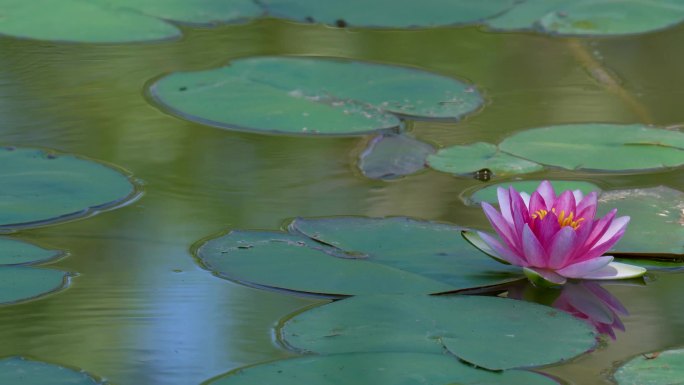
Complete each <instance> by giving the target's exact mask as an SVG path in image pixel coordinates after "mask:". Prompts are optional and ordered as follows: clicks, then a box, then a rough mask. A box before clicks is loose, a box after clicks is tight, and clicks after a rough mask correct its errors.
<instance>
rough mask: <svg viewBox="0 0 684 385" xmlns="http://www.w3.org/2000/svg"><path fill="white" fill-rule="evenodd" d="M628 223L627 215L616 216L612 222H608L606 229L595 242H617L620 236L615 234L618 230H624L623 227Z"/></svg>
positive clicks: (598, 243)
mask: <svg viewBox="0 0 684 385" xmlns="http://www.w3.org/2000/svg"><path fill="white" fill-rule="evenodd" d="M628 223H629V217H620V218H616V219H615V220H614V221H613V223H611V224H610V226H609V227H608V230H606V232H605V233H604V234H603V236H602V237H601V239H599V240H598V241H597V242H596V244H597V245H600V244H603V243H605V242H612V243H613V244H614V243H615V242H617V241H618V240H619V239H620V237H619V236H617V233H619V232H620V231H622V232H624V230H625V228H626V227H627V224H628Z"/></svg>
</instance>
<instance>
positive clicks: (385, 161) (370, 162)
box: [358, 134, 435, 179]
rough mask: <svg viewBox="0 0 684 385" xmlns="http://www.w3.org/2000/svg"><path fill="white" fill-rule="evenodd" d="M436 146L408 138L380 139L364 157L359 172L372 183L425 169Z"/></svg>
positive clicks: (383, 136) (361, 157)
mask: <svg viewBox="0 0 684 385" xmlns="http://www.w3.org/2000/svg"><path fill="white" fill-rule="evenodd" d="M434 152H435V148H434V147H432V145H430V144H428V143H425V142H421V141H420V140H417V139H414V138H412V137H410V136H407V135H405V134H399V135H395V134H390V135H378V136H376V137H375V138H373V139H372V140H371V142H370V143H369V144H368V147H367V148H366V149H365V151H364V152H363V153H362V154H361V156H360V159H359V164H358V166H359V169H360V170H361V172H362V173H363V175H365V176H366V177H368V178H371V179H395V178H399V177H402V176H405V175H410V174H413V173H415V172H418V171H420V170H422V169H423V168H425V159H426V158H427V156H428V155H430V154H432V153H434Z"/></svg>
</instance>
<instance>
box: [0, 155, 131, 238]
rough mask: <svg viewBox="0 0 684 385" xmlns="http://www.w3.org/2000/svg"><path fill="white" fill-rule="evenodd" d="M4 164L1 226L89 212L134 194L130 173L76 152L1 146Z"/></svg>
mask: <svg viewBox="0 0 684 385" xmlns="http://www.w3.org/2000/svg"><path fill="white" fill-rule="evenodd" d="M0 164H2V167H1V168H0V180H2V184H3V185H2V189H1V190H0V228H3V227H4V228H14V227H29V226H38V225H41V224H45V223H47V222H54V221H59V220H64V219H71V218H73V217H78V216H85V215H88V214H90V213H92V211H93V210H94V209H98V208H102V207H104V206H109V205H113V204H116V203H120V202H123V201H124V200H125V199H127V198H130V197H131V196H132V195H133V193H134V192H135V188H134V187H133V185H132V184H131V183H130V181H129V179H128V177H127V176H126V175H123V174H121V173H120V172H118V171H116V170H114V169H112V168H110V167H107V166H104V165H102V164H100V163H96V162H93V161H90V160H86V159H83V158H78V157H75V156H73V155H66V154H48V153H46V152H44V151H42V150H37V149H32V148H0Z"/></svg>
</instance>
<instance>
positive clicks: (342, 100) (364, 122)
mask: <svg viewBox="0 0 684 385" xmlns="http://www.w3.org/2000/svg"><path fill="white" fill-rule="evenodd" d="M150 92H151V93H152V96H153V97H154V98H155V99H156V100H157V101H158V102H159V103H160V104H161V105H162V106H163V107H164V108H166V109H168V110H170V112H171V113H173V114H175V115H179V116H181V117H183V118H186V119H190V120H193V121H197V122H200V123H205V124H210V125H213V126H217V127H222V128H232V129H241V130H252V131H259V132H266V133H289V134H307V135H359V134H366V133H369V132H373V131H382V130H389V129H396V128H397V127H399V126H400V124H401V123H400V120H399V119H398V118H397V116H395V115H394V114H397V115H406V116H411V117H413V118H419V119H420V118H440V119H458V118H460V117H461V116H463V115H465V114H467V113H470V112H472V111H474V110H475V109H477V108H478V107H479V106H480V105H481V104H482V97H481V96H480V95H479V94H478V93H477V92H476V91H475V90H474V88H472V86H469V85H467V84H465V83H463V82H460V81H458V80H455V79H451V78H448V77H444V76H439V75H436V74H432V73H429V72H425V71H421V70H417V69H412V68H404V67H397V66H389V65H379V64H370V63H362V62H354V61H340V60H329V59H312V58H296V57H258V58H249V59H240V60H235V61H233V62H232V63H231V65H229V66H227V67H222V68H218V69H213V70H207V71H199V72H182V73H174V74H171V75H168V76H166V77H164V78H162V79H160V80H159V81H157V82H156V83H155V84H154V85H153V86H152V87H151V89H150Z"/></svg>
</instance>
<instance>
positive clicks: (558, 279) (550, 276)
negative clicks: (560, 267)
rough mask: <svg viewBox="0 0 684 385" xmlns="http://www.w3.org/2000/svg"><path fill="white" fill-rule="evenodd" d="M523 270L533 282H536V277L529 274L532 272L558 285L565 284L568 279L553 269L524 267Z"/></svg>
mask: <svg viewBox="0 0 684 385" xmlns="http://www.w3.org/2000/svg"><path fill="white" fill-rule="evenodd" d="M523 272H524V273H525V275H526V276H527V278H528V279H530V281H532V283H534V282H535V281H534V280H533V279H534V277H533V276H531V275H530V274H529V273H530V272H532V273H533V274H537V275H539V276H541V277H542V278H543V279H544V280H545V281H547V282H551V283H555V284H557V285H563V284H565V282H566V281H567V280H566V279H565V277H563V276H560V275H558V274H556V273H554V272H553V271H551V270H546V269H539V268H535V267H525V268H523Z"/></svg>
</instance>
